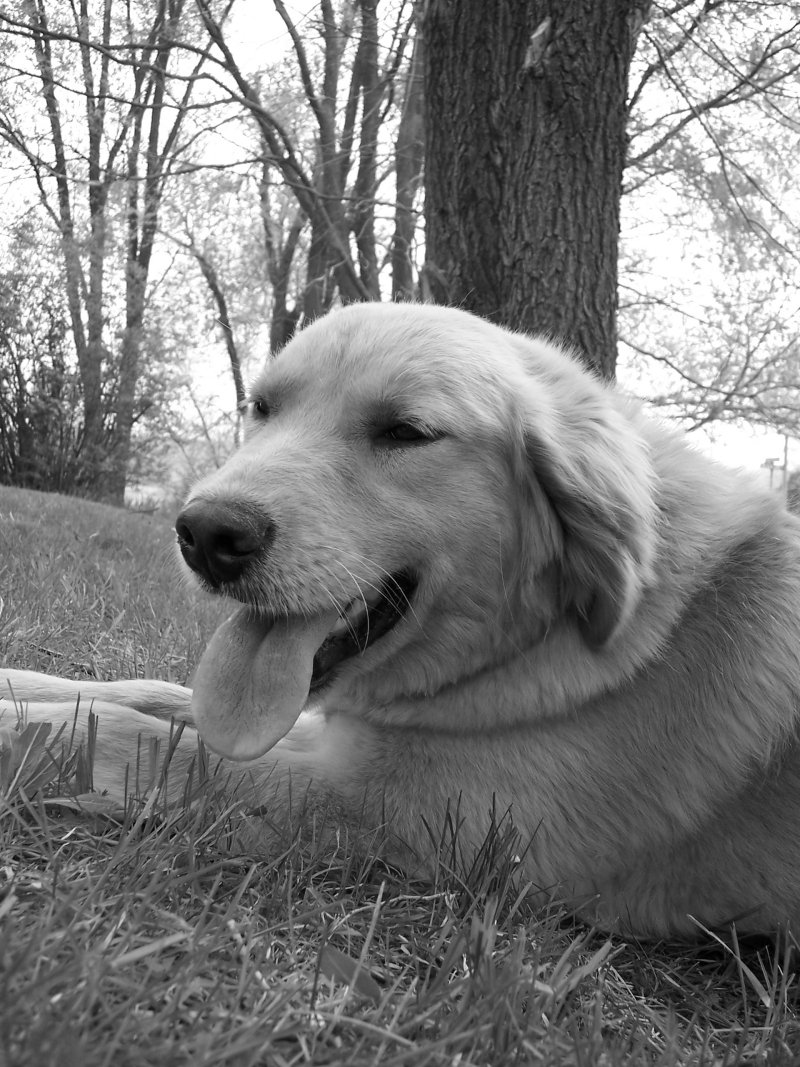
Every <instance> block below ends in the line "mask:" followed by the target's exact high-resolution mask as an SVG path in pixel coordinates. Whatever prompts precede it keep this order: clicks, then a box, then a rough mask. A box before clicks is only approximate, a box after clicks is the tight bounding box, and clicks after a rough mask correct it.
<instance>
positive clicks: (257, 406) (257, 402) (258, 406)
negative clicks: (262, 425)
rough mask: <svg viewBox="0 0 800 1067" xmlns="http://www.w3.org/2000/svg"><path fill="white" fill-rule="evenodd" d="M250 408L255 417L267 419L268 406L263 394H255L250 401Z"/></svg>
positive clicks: (268, 414)
mask: <svg viewBox="0 0 800 1067" xmlns="http://www.w3.org/2000/svg"><path fill="white" fill-rule="evenodd" d="M250 409H251V411H252V413H253V414H254V415H255V417H256V418H257V419H268V418H269V416H270V408H269V404H268V403H267V401H266V400H265V399H264V398H263V396H257V397H255V398H254V399H253V400H251V402H250Z"/></svg>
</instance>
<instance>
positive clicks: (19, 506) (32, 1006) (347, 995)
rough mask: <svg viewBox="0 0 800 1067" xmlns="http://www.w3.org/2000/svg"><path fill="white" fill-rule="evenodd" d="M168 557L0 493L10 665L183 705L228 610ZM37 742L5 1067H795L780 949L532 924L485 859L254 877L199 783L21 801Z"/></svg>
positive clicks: (19, 881) (17, 849)
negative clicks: (167, 803) (121, 680)
mask: <svg viewBox="0 0 800 1067" xmlns="http://www.w3.org/2000/svg"><path fill="white" fill-rule="evenodd" d="M172 541H173V536H172V533H171V531H170V528H169V526H168V524H167V523H165V522H164V521H162V520H160V519H158V518H146V517H143V516H137V515H131V514H127V513H125V512H122V511H116V510H113V509H109V508H103V507H100V506H97V505H90V504H86V503H84V502H77V501H74V500H69V499H65V498H60V497H55V496H47V495H39V494H34V493H26V492H21V491H15V490H9V489H0V663H2V664H4V665H6V666H15V667H24V668H35V669H37V670H46V671H50V672H53V673H59V674H64V675H70V676H73V677H82V676H92V677H97V678H101V679H109V678H115V677H121V676H126V675H127V676H130V675H134V674H136V675H139V676H152V677H160V678H166V679H170V680H172V681H177V682H184V681H186V680H187V679H188V677H189V676H190V674H191V671H192V669H193V666H194V665H195V664H196V662H197V660H198V657H199V655H200V653H201V650H202V648H203V645H204V642H205V640H206V639H207V637H208V635H209V633H210V632H211V631H212V629H213V628H214V626H215V625H216V623H217V622H218V620H219V618H220V615H221V610H222V609H221V608H220V606H219V605H218V604H216V603H214V602H206V601H204V600H203V599H201V598H199V597H198V596H196V595H195V594H194V593H193V592H192V591H191V590H190V589H189V588H188V587H187V586H186V585H185V584H184V583H182V582H181V580H180V579H179V577H178V569H177V566H176V564H175V561H174V549H173V546H172ZM2 725H3V726H6V727H7V726H12V725H13V724H8V723H4V724H2ZM9 738H11V740H9ZM29 743H30V745H31V746H32V748H33V749H35V748H36V746H37V745H39V744H40V742H39V740H37V739H36V738H34V739H33V740H31V738H30V737H28V738H27V739H26V741H25V742H24V743H23V741H22V740H21V739H20V738H19V737H18V735H16V734H14V735H13V736H12V735H11V734H6V735H5V752H6V754H7V758H6V764H3V763H2V762H0V794H4V795H0V1064H3V1065H4V1064H6V1063H8V1064H19V1065H23V1064H24V1065H31V1067H33V1065H36V1067H40V1065H46V1064H53V1065H58V1067H72V1065H75V1067H95V1065H100V1064H109V1065H114V1067H117V1065H119V1067H122V1065H128V1064H130V1065H137V1067H138V1065H148V1064H154V1065H155V1064H159V1065H173V1064H175V1065H177V1064H187V1065H188V1064H191V1065H199V1067H205V1065H208V1067H211V1065H214V1067H217V1065H220V1067H221V1065H227V1064H231V1065H237V1067H238V1065H248V1064H253V1065H256V1064H264V1065H269V1067H273V1065H274V1067H281V1065H294V1064H298V1065H300V1064H315V1065H322V1064H325V1065H335V1064H341V1065H342V1067H344V1065H356V1067H360V1065H367V1064H375V1065H380V1067H394V1065H401V1064H403V1065H405V1064H408V1065H414V1067H417V1065H426V1064H436V1065H439V1064H441V1065H447V1067H488V1065H498V1067H500V1065H503V1067H505V1065H508V1064H537V1065H538V1064H542V1065H547V1064H574V1065H575V1067H584V1065H586V1067H588V1065H593V1064H599V1065H609V1067H611V1065H615V1064H631V1065H639V1064H664V1065H666V1064H672V1065H684V1064H698V1065H699V1064H707V1065H712V1064H713V1065H719V1067H723V1065H729V1064H736V1063H753V1064H774V1065H779V1064H792V1063H798V1062H800V1029H798V1022H797V1015H798V993H797V988H796V986H797V982H796V980H795V975H794V968H793V959H794V957H793V954H792V952H790V951H789V950H788V949H787V948H786V947H785V946H784V947H782V948H779V949H775V948H774V947H773V946H769V945H764V946H761V947H760V948H748V949H744V948H742V949H741V951H739V950H737V949H735V948H733V947H730V946H728V947H726V946H722V945H720V944H718V943H716V942H714V941H712V940H708V941H706V942H701V943H700V944H698V945H695V946H681V945H640V944H637V943H636V942H632V941H625V940H623V939H621V938H617V937H614V938H611V939H609V938H607V937H605V936H604V935H603V934H601V933H599V932H597V931H592V930H588V929H586V928H584V927H582V926H581V925H580V924H579V923H575V922H574V921H573V920H571V918H570V917H569V916H568V915H566V914H564V913H563V912H561V911H560V910H559V909H558V908H557V907H553V908H551V909H550V911H548V912H544V913H542V912H541V911H539V912H536V911H534V910H532V909H531V907H530V905H529V904H528V902H527V901H526V898H525V894H524V887H523V886H519V885H517V884H516V883H515V880H514V875H513V864H512V863H511V862H510V861H509V859H508V850H507V849H505V848H504V847H503V846H504V843H503V841H502V840H501V839H498V840H497V841H495V842H490V843H489V845H491V846H494V851H488V850H487V853H486V855H485V856H484V857H483V860H484V862H480V860H479V861H478V862H477V863H476V865H475V867H474V868H473V870H472V871H470V872H462V873H461V875H460V876H456V875H454V874H452V873H448V872H445V871H442V873H441V876H440V878H439V879H438V880H437V882H436V883H435V884H432V885H427V884H420V883H409V882H407V881H405V880H404V879H403V877H402V876H401V875H400V873H399V872H397V871H394V870H392V869H390V868H387V867H386V866H384V865H382V864H381V863H378V862H371V863H370V862H369V861H367V860H364V859H363V858H359V857H358V856H356V855H355V854H353V852H352V850H350V849H349V848H348V847H347V845H346V844H344V843H343V844H342V845H341V846H340V848H339V849H338V850H337V851H336V853H334V854H331V853H330V852H327V853H322V852H321V851H319V850H316V849H315V848H314V846H313V843H308V842H305V843H302V844H300V843H297V842H290V843H287V846H286V848H285V849H283V850H281V851H280V853H279V854H277V853H276V854H275V855H271V856H268V857H263V856H262V857H256V856H253V855H248V854H246V853H243V852H242V850H241V848H240V846H239V845H238V844H237V837H236V835H235V833H234V832H233V829H234V822H235V820H234V818H233V816H234V812H233V810H232V808H231V806H230V805H229V804H228V803H227V801H226V799H225V797H224V794H221V793H220V792H219V790H217V789H216V788H214V783H213V782H212V783H210V784H209V786H208V788H207V789H206V791H205V793H204V795H203V796H202V797H201V799H200V801H198V802H197V803H195V804H193V805H192V806H191V807H190V808H185V809H184V808H180V807H175V808H172V809H169V810H164V809H163V808H160V809H156V808H151V809H146V810H144V811H142V810H141V809H137V808H135V807H134V806H131V807H130V808H129V810H128V812H127V813H126V815H125V817H124V818H122V819H121V820H120V821H114V820H111V819H108V818H105V817H103V816H102V815H97V814H95V815H92V814H88V813H86V812H83V813H81V812H79V811H75V810H73V809H72V808H71V807H69V806H66V807H65V806H63V805H60V806H59V805H54V804H52V803H50V802H49V801H48V800H47V799H46V795H47V793H48V792H49V793H52V792H53V791H54V789H55V791H56V792H62V791H63V789H62V787H61V786H56V784H55V783H54V782H51V783H50V786H49V788H48V790H44V791H42V790H39V792H35V785H36V781H35V776H29V777H25V775H24V774H22V773H17V774H16V777H15V775H14V773H13V767H14V766H15V764H14V763H13V760H11V762H9V759H10V756H9V755H8V754H9V753H10V754H11V755H12V756H15V755H18V754H19V751H20V749H21V748H24V747H25V744H29ZM34 755H36V752H34ZM18 762H19V761H18ZM4 767H5V771H4V769H3V768H4ZM73 771H74V773H78V774H79V773H80V772H79V771H75V770H74V768H73ZM4 774H5V777H3V775H4ZM43 777H44V778H47V777H48V775H47V774H45V775H44V776H43ZM50 777H52V775H50ZM39 781H40V782H41V781H42V778H40V779H39ZM26 786H27V788H26ZM490 856H491V858H492V863H487V862H485V861H486V860H487V858H489V857H490Z"/></svg>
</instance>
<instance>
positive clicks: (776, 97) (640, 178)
mask: <svg viewBox="0 0 800 1067" xmlns="http://www.w3.org/2000/svg"><path fill="white" fill-rule="evenodd" d="M425 11H426V14H425V19H424V23H423V33H424V37H425V48H426V53H427V61H426V67H425V70H426V127H427V131H426V224H427V263H426V268H425V270H426V275H427V280H428V281H429V286H428V291H429V292H430V293H431V295H432V296H434V297H435V298H438V299H442V300H445V301H448V302H454V303H458V304H461V305H463V306H465V307H468V308H470V309H472V310H475V311H478V312H480V313H481V314H483V315H485V316H487V317H488V318H491V319H493V320H495V321H500V322H504V323H506V324H508V325H511V326H514V327H516V328H525V329H529V330H535V331H544V332H547V333H551V334H554V335H556V336H559V337H561V338H563V339H565V340H567V341H569V342H571V343H573V344H575V345H576V346H577V347H578V348H579V350H580V351H582V353H583V354H584V355H585V356H586V358H587V359H588V360H589V361H590V362H592V363H593V364H594V365H596V366H597V367H599V368H600V369H601V370H602V372H603V373H605V374H611V373H613V370H614V367H615V361H616V355H617V336H616V310H617V284H618V241H619V228H620V217H621V215H620V212H621V198H622V194H623V176H624V174H625V172H624V169H623V168H624V164H625V162H626V149H627V148H628V145H629V143H630V148H629V151H628V152H627V165H628V169H627V174H626V175H625V182H626V185H627V190H628V195H629V196H630V197H633V196H636V195H637V194H638V202H637V203H638V210H639V212H640V213H645V212H647V211H648V210H649V209H650V210H653V205H654V204H656V203H657V200H658V197H659V194H662V193H664V194H665V199H666V200H667V202H668V203H672V204H674V203H675V199H676V197H675V191H676V186H677V182H675V181H674V178H673V176H674V175H675V173H676V171H677V170H679V169H683V174H684V176H685V178H686V181H685V182H682V184H683V185H684V188H683V189H682V190H681V192H682V194H683V197H682V199H681V202H680V207H679V210H682V211H683V213H684V216H686V222H687V226H688V225H689V224H691V223H690V221H689V220H690V219H691V220H692V221H693V222H694V223H695V225H696V226H697V225H698V223H699V224H701V225H702V223H703V222H704V221H707V218H708V212H709V211H711V212H713V215H714V217H715V218H716V219H721V218H722V217H723V216H724V215H725V213H726V212H727V215H726V218H727V221H728V222H729V223H730V222H731V221H732V219H733V218H734V216H735V217H736V218H737V219H738V220H739V222H741V221H742V220H743V219H747V229H748V233H749V234H750V236H751V237H752V236H753V235H755V234H756V232H757V231H760V237H759V240H762V239H763V240H765V241H767V242H770V241H771V242H772V243H773V251H774V247H776V245H775V242H778V243H779V244H780V243H783V244H784V245H786V243H787V231H788V230H791V231H792V234H791V240H792V241H794V226H793V224H791V221H790V220H788V219H787V217H786V212H785V209H784V210H783V212H782V213H781V206H780V205H781V192H780V185H781V177H782V176H781V175H779V174H775V173H774V172H775V170H776V168H775V166H774V163H775V159H774V149H773V150H772V151H771V152H770V151H765V150H766V149H767V148H768V144H767V142H768V140H769V134H773V135H774V134H775V133H777V132H778V131H779V130H782V131H783V133H784V135H785V136H788V137H790V138H795V139H796V135H797V129H798V123H797V118H798V116H797V114H796V111H797V108H796V88H797V71H798V39H799V38H798V17H797V13H796V10H795V8H794V7H793V6H792V5H791V4H777V5H776V4H763V3H738V2H737V3H733V2H729V0H677V2H675V3H670V2H667V3H656V4H653V5H650V4H649V3H644V2H643V3H637V2H634V0H630V2H627V3H619V2H614V0H599V2H597V0H595V2H592V0H571V2H570V3H567V4H561V5H554V4H552V3H550V2H549V0H536V2H530V3H529V2H525V0H515V2H513V3H509V4H504V5H502V7H501V6H496V7H493V8H492V9H491V13H490V11H489V9H488V8H487V7H486V6H485V5H484V4H482V3H480V2H479V0H465V2H458V3H456V2H454V0H437V2H435V3H431V4H429V5H427V7H426V9H425ZM637 45H638V51H637ZM767 120H769V125H768V126H767V125H766V123H767ZM767 129H769V134H768V133H766V130H767ZM784 143H785V144H786V148H787V150H789V149H790V145H789V144H788V143H786V142H785V137H784ZM748 145H750V146H751V147H750V149H748V150H747V151H745V150H746V149H747V146H748ZM787 158H790V156H787ZM764 160H766V163H764V162H763V161H764ZM770 168H771V169H772V171H773V173H772V174H771V175H770V178H771V179H772V180H770V181H766V180H765V177H766V173H767V171H768V170H769V169H770ZM777 169H778V170H780V168H777ZM671 178H673V180H672V183H671V187H670V179H671ZM692 182H693V183H694V184H693V187H692V185H691V183H692ZM659 186H661V188H659ZM701 197H702V199H701ZM755 201H757V202H758V206H757V209H754V203H755ZM660 210H661V209H659V208H657V207H656V208H655V211H657V212H658V211H660ZM704 216H705V217H704ZM629 217H630V216H629ZM639 217H641V214H640V216H639ZM626 222H627V220H626ZM773 224H774V225H773ZM626 228H627V227H626ZM623 250H624V252H625V255H626V257H627V256H628V255H630V251H631V250H630V249H625V248H624V249H623ZM793 254H794V255H795V258H796V253H793ZM656 255H657V253H656ZM628 263H631V265H632V266H633V265H634V264H635V251H634V257H633V261H632V260H630V259H628V260H627V262H626V264H625V265H624V266H623V272H625V271H627V269H628V266H627V264H628ZM639 265H641V261H640V264H639ZM735 269H737V268H736V266H730V267H728V270H729V271H733V270H735ZM684 279H685V276H684V277H683V278H681V281H683V280H684ZM626 280H627V279H626V278H625V274H624V273H623V283H625V281H626ZM660 280H661V296H662V298H663V299H664V302H665V303H668V302H669V297H670V295H671V294H670V293H669V291H668V288H667V286H665V285H664V279H663V274H662V275H661V276H660ZM636 281H638V282H640V281H641V279H640V278H637V279H636ZM671 281H672V280H670V282H668V285H669V284H671ZM658 283H659V275H658V274H657V273H656V274H655V275H654V277H653V288H654V289H655V288H656V286H657V285H658ZM783 288H784V291H785V285H784V286H783ZM630 303H631V302H630V301H629V302H628V306H630ZM649 303H650V307H649V311H648V314H649V316H650V318H651V319H652V317H653V316H652V312H653V304H654V301H652V300H651V301H650V302H649ZM686 310H691V309H690V308H689V307H688V306H687V308H686ZM632 321H633V320H632V319H631V318H629V319H628V323H632ZM765 325H766V320H765ZM657 332H658V331H657V330H656V331H655V333H657ZM729 332H733V331H729ZM634 334H635V331H634V330H632V329H631V330H629V335H634ZM784 340H785V339H784ZM782 344H784V342H782ZM784 349H785V351H786V352H788V351H790V349H789V348H788V347H786V345H785V344H784ZM648 350H649V351H657V350H658V345H651V346H650V348H649V349H648ZM712 351H713V349H712ZM684 354H687V355H690V354H691V353H690V352H686V351H684V353H681V354H680V356H679V360H678V362H681V361H682V359H683V356H684ZM753 355H754V353H753V351H752V346H751V352H750V357H749V359H750V362H749V369H750V371H751V372H752V370H753V365H754V364H753V358H752V357H753ZM764 356H765V359H767V360H769V359H772V358H773V356H774V353H773V352H770V354H769V355H768V356H767V354H766V353H764ZM773 363H774V360H773ZM774 369H775V368H774V366H773V371H774ZM734 377H735V376H734ZM747 377H748V374H747V372H745V374H744V376H743V377H742V383H744V382H746V381H747ZM772 380H773V383H774V380H775V375H774V373H773V374H772ZM732 381H733V378H731V379H730V380H728V379H727V378H726V381H725V383H724V384H722V383H720V387H719V388H716V389H715V390H712V391H715V395H716V398H717V400H719V399H721V398H723V397H724V395H725V389H726V388H728V387H729V386H730V384H731V382H732ZM745 406H746V405H745ZM718 410H720V411H722V410H729V411H731V412H732V410H733V408H730V409H726V408H725V405H724V404H723V405H721V406H719V408H718Z"/></svg>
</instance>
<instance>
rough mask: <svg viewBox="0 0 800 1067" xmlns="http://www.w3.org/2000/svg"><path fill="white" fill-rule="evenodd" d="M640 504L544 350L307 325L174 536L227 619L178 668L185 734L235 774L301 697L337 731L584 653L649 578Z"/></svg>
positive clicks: (629, 461)
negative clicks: (541, 658) (538, 659)
mask: <svg viewBox="0 0 800 1067" xmlns="http://www.w3.org/2000/svg"><path fill="white" fill-rule="evenodd" d="M651 482H652V475H651V471H650V466H649V462H648V457H647V454H646V448H645V445H644V444H643V442H642V439H641V437H640V435H639V433H638V432H637V430H636V428H635V423H634V421H632V420H631V419H630V418H629V417H628V416H627V415H626V413H625V409H624V404H623V402H622V401H621V400H620V399H619V398H618V397H617V396H616V394H615V393H614V392H613V391H612V390H609V389H608V388H607V387H606V386H604V385H602V384H601V383H600V382H598V381H596V380H595V379H594V378H593V377H592V376H591V375H590V374H588V373H587V372H586V371H584V370H582V369H581V368H580V367H579V366H578V364H577V363H576V362H575V361H574V360H572V359H571V358H570V357H569V356H568V355H566V354H564V353H563V352H561V351H559V350H558V349H556V348H554V347H553V346H550V345H548V344H547V343H545V342H543V341H537V340H531V339H528V338H525V337H522V336H519V335H514V334H512V333H509V332H507V331H505V330H502V329H500V328H498V327H495V326H492V325H490V324H488V323H486V322H484V321H482V320H480V319H477V318H475V317H473V316H470V315H468V314H466V313H464V312H460V311H456V310H452V309H444V308H435V307H430V306H415V305H359V306H357V307H350V308H347V309H345V310H342V311H337V312H334V313H333V314H331V315H329V316H327V317H325V318H324V319H321V320H319V321H318V322H316V323H315V324H313V325H312V326H310V327H309V328H308V329H306V330H304V331H303V332H302V333H300V334H299V335H298V336H297V337H296V338H295V339H294V340H293V341H292V342H291V343H290V344H289V345H288V346H287V348H286V349H285V350H284V351H283V352H282V353H281V354H280V355H279V356H278V357H277V358H275V359H273V360H271V361H270V363H269V364H268V365H267V367H266V368H265V370H264V372H263V374H262V375H261V376H260V378H259V379H258V380H257V381H256V383H255V385H254V387H253V389H252V393H251V400H250V404H249V409H248V415H247V428H246V440H245V444H244V445H243V447H242V448H241V449H240V450H239V451H238V452H237V453H236V454H235V455H234V456H233V457H232V459H231V460H229V462H228V463H227V464H226V465H225V466H224V467H223V468H222V469H221V470H220V471H218V472H216V473H214V474H213V475H212V476H210V477H209V478H207V479H205V480H204V481H202V482H201V483H200V484H199V485H198V486H197V487H196V488H195V490H194V491H193V493H192V494H191V496H190V498H189V500H188V501H187V504H186V507H185V508H184V510H183V512H182V513H181V515H180V516H179V519H178V522H177V530H178V538H179V543H180V546H181V550H182V552H183V555H184V558H185V560H186V562H187V563H188V564H189V566H190V567H191V568H192V569H193V571H194V572H195V573H196V574H197V575H198V576H199V578H200V581H201V582H202V583H203V584H204V585H205V586H207V587H209V588H211V589H213V590H214V591H215V592H219V593H222V594H224V595H227V596H229V597H231V598H233V599H235V600H238V601H241V602H242V604H243V605H245V607H244V608H242V609H241V610H240V612H239V613H238V614H237V615H235V616H234V617H233V618H232V619H231V620H230V621H229V623H228V624H226V628H223V629H222V630H221V631H220V632H219V634H218V635H217V636H216V637H215V639H214V641H212V643H211V645H210V646H209V650H208V652H207V653H206V656H205V657H204V660H203V663H202V664H201V669H200V672H199V677H198V679H197V680H196V683H195V686H196V693H197V698H196V704H197V707H196V713H197V717H198V725H199V727H200V730H201V733H203V734H204V735H205V736H206V739H207V740H208V742H209V744H210V745H211V746H212V747H213V748H215V749H217V750H219V751H221V752H223V753H224V754H226V755H229V756H233V757H234V758H250V757H253V756H256V755H258V754H260V752H262V751H264V750H265V749H266V748H268V747H269V746H270V745H271V744H272V743H274V741H275V740H277V738H278V737H279V736H281V734H282V733H285V732H286V730H288V729H289V727H290V726H291V725H292V723H293V722H294V720H295V718H296V717H297V714H299V711H300V708H301V706H302V704H303V702H304V699H305V696H306V695H307V694H308V691H309V689H310V690H311V692H312V694H314V693H316V694H318V695H319V697H320V698H321V699H327V700H329V701H336V702H341V705H342V706H347V707H352V708H353V710H355V711H358V710H359V709H360V708H366V707H369V706H370V705H379V706H387V705H391V703H392V701H393V700H396V699H398V698H403V697H415V696H424V695H425V694H431V693H435V692H437V691H438V690H440V689H441V688H442V687H444V686H448V685H452V684H454V683H457V682H458V681H459V680H460V679H463V678H465V677H467V676H471V675H475V674H476V673H477V672H480V671H484V670H487V669H490V668H492V667H493V666H494V665H496V664H498V663H501V662H504V661H507V660H509V659H510V658H511V657H513V656H515V655H519V654H520V653H522V654H524V651H525V649H528V648H531V647H532V646H534V645H536V644H538V643H540V642H542V641H546V640H549V639H550V635H551V633H552V632H553V631H555V630H563V629H565V628H566V629H568V630H570V631H571V632H573V633H579V634H580V635H581V640H582V641H583V642H584V644H586V645H589V646H591V647H592V648H593V649H602V648H603V647H604V646H606V645H608V644H609V643H610V642H613V641H614V639H615V636H616V635H617V633H618V632H619V631H620V630H621V629H623V628H624V627H625V625H626V623H627V622H628V620H629V619H630V616H631V615H632V613H633V611H634V609H635V607H636V604H637V602H638V599H639V597H640V595H641V591H642V588H643V586H644V584H645V583H646V581H647V578H648V574H649V569H650V564H651V557H652V553H653V545H654V540H655V536H654V524H655V515H654V505H653V494H652V485H651ZM290 690H291V695H289V693H290ZM298 693H299V694H300V695H299V696H298ZM276 709H282V710H280V711H277V710H276Z"/></svg>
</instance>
